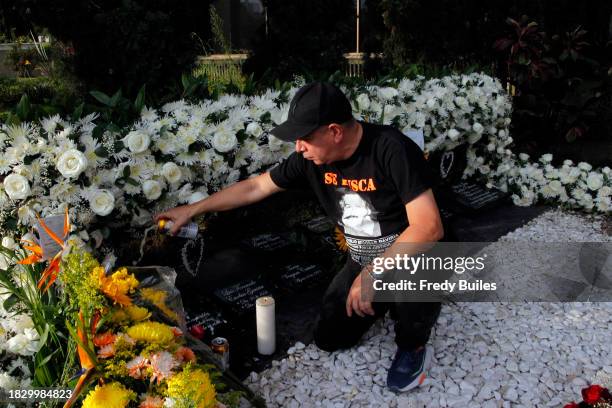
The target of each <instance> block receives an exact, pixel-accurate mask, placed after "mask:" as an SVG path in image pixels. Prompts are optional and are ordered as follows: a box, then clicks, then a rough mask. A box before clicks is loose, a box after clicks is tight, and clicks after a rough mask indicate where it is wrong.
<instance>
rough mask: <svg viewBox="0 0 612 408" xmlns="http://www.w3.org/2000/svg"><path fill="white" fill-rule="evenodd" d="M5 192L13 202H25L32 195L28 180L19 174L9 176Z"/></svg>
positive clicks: (6, 180) (5, 180)
mask: <svg viewBox="0 0 612 408" xmlns="http://www.w3.org/2000/svg"><path fill="white" fill-rule="evenodd" d="M3 184H4V191H6V194H7V195H8V196H9V198H11V199H12V200H23V199H24V198H26V197H28V196H29V195H30V183H28V179H26V178H25V177H23V176H22V175H19V174H15V173H12V174H9V175H8V176H6V177H5V179H4V183H3Z"/></svg>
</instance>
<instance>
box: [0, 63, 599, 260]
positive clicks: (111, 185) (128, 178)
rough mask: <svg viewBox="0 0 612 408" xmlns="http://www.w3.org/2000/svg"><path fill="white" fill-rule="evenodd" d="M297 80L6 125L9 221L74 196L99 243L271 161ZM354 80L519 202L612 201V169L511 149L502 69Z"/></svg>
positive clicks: (365, 105) (82, 228) (0, 199)
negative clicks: (101, 118) (109, 112)
mask: <svg viewBox="0 0 612 408" xmlns="http://www.w3.org/2000/svg"><path fill="white" fill-rule="evenodd" d="M391 85H392V86H391ZM296 90H297V88H295V87H294V88H290V89H285V90H282V91H280V90H268V91H267V92H265V93H263V94H261V95H257V96H252V97H246V96H244V95H222V96H221V97H219V98H218V100H215V101H212V100H207V101H203V102H201V103H198V104H190V103H187V102H185V101H183V100H180V101H176V102H172V103H168V104H166V105H164V106H163V107H162V108H161V109H160V110H155V109H149V108H144V109H143V110H142V112H141V115H140V118H139V120H138V121H136V122H135V123H134V124H133V125H132V126H130V127H128V128H125V129H120V128H117V127H116V126H115V127H112V126H111V127H109V126H101V125H98V124H97V123H96V122H97V120H98V116H97V115H96V114H90V115H87V116H85V117H82V118H80V119H78V120H72V121H71V120H65V119H63V118H60V117H59V116H57V115H56V116H52V117H48V118H45V119H43V120H41V122H40V123H21V124H16V125H15V124H13V125H7V124H3V125H0V179H1V181H2V182H1V184H0V230H3V232H4V233H9V232H10V233H12V234H14V233H15V232H14V231H15V227H17V226H23V227H28V226H31V225H32V223H33V222H34V221H35V214H37V213H38V214H41V215H42V216H43V217H45V216H47V215H49V214H54V213H59V212H63V211H64V209H65V208H67V207H69V208H70V216H71V219H72V220H74V224H75V228H74V230H73V231H72V232H73V233H74V234H78V235H79V237H80V238H81V239H82V240H84V241H86V242H88V243H89V245H90V247H91V248H97V247H99V246H100V245H101V243H102V241H103V239H104V237H106V236H108V232H109V226H112V228H121V227H125V226H129V225H132V226H144V225H147V224H149V223H150V222H151V214H152V213H154V212H158V211H160V210H162V209H165V208H169V207H173V206H175V205H177V204H181V203H190V202H195V201H198V200H201V199H202V198H205V197H206V196H208V195H209V194H211V193H213V192H214V191H217V190H219V189H220V188H222V187H224V186H227V185H229V184H232V183H234V182H235V181H238V180H241V179H244V178H247V177H250V176H251V175H253V174H256V173H258V172H260V171H263V170H266V169H267V168H269V167H271V166H272V165H274V164H276V163H278V162H279V161H281V160H283V159H284V158H285V157H287V156H288V155H289V154H290V153H291V152H292V151H293V145H292V144H289V143H285V142H282V141H280V140H278V139H276V138H275V137H274V136H272V135H271V134H270V133H269V131H270V130H271V129H272V128H273V127H274V126H275V125H277V124H279V123H281V122H282V121H283V120H284V119H285V118H286V116H287V113H288V108H289V104H288V102H289V100H290V99H291V97H292V96H293V95H294V93H295V92H296ZM345 92H346V93H347V95H348V96H349V98H350V100H351V102H352V105H353V110H354V115H355V117H356V118H358V119H363V120H368V121H371V122H377V123H385V124H393V125H395V126H396V127H398V128H399V129H401V130H402V131H404V132H406V133H407V132H408V131H410V130H412V129H422V130H423V134H424V138H425V149H426V150H427V151H429V152H433V151H436V150H440V149H443V150H447V149H452V148H454V147H456V146H458V145H460V144H464V143H467V144H468V145H469V149H468V159H469V160H468V167H467V169H466V173H465V176H470V175H476V176H480V177H483V178H485V179H486V180H487V181H488V182H489V183H490V185H496V186H498V187H499V188H501V189H502V190H505V191H511V192H513V193H514V194H515V202H516V203H517V204H522V205H528V204H531V203H533V202H535V201H536V200H537V199H545V200H556V202H561V203H562V204H564V205H566V206H568V207H572V208H579V209H584V210H587V211H601V212H606V211H608V209H609V204H610V194H609V188H610V185H611V181H610V176H609V169H607V168H604V169H602V170H601V171H597V170H589V171H587V174H586V176H584V175H583V174H582V173H581V174H580V176H579V177H578V178H576V179H575V180H574V174H575V172H576V170H573V169H572V166H573V165H570V166H569V167H570V168H569V169H565V168H563V167H561V168H554V167H553V166H551V165H550V163H547V164H544V163H542V164H538V163H529V162H528V161H526V160H525V159H524V158H521V157H517V156H516V155H515V154H514V153H512V151H511V150H510V149H509V146H510V145H511V143H512V138H511V137H510V135H509V130H508V126H509V124H510V115H511V111H512V105H511V102H510V99H509V97H508V96H507V94H506V93H505V91H504V89H503V87H502V86H501V84H500V83H499V81H497V80H496V79H494V78H491V77H489V76H487V75H484V74H470V75H452V76H447V77H444V78H439V79H432V80H425V79H424V78H417V79H415V80H408V79H403V80H399V81H396V82H394V83H391V84H390V85H389V86H365V85H364V86H359V87H355V88H351V89H345ZM580 166H582V168H585V167H586V166H588V165H587V164H586V163H585V164H581V165H579V167H580ZM544 171H546V174H544V173H542V176H541V177H540V173H541V172H544ZM581 171H582V170H581ZM565 172H568V177H564V176H562V174H564V173H565ZM555 174H558V180H557V181H559V182H560V183H562V184H564V187H565V188H566V190H567V189H568V188H569V189H571V191H566V192H567V196H568V197H567V200H565V201H563V200H564V197H565V196H564V195H563V194H562V193H561V192H560V188H558V187H559V186H558V184H557V183H556V182H554V183H549V184H552V185H550V186H548V185H547V184H544V183H543V179H544V180H547V176H551V178H549V180H550V181H551V182H552V181H554V177H553V176H554V175H555ZM566 180H573V182H572V183H569V184H567V183H564V181H566ZM589 180H590V181H589ZM600 181H601V183H600ZM585 183H586V184H585ZM598 184H602V186H604V187H606V186H607V187H608V188H604V189H603V192H598V193H597V194H595V192H594V190H592V187H594V186H596V185H598ZM584 185H587V187H588V188H584ZM581 190H582V191H584V193H585V194H581ZM573 193H575V194H573ZM575 196H578V197H575ZM589 197H590V200H589ZM591 204H592V205H591ZM86 231H87V232H86Z"/></svg>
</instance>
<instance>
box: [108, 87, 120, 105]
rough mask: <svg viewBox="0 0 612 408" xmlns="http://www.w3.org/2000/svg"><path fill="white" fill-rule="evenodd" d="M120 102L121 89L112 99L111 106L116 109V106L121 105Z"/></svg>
mask: <svg viewBox="0 0 612 408" xmlns="http://www.w3.org/2000/svg"><path fill="white" fill-rule="evenodd" d="M120 100H121V89H119V90H118V91H117V92H115V94H114V95H113V97H112V98H111V100H110V106H111V107H113V108H114V107H115V106H117V104H118V103H119V101H120Z"/></svg>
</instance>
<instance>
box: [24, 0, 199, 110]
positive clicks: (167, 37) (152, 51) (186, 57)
mask: <svg viewBox="0 0 612 408" xmlns="http://www.w3.org/2000/svg"><path fill="white" fill-rule="evenodd" d="M209 4H210V2H209V1H207V0H205V1H199V0H179V1H175V0H159V1H155V2H150V1H146V0H125V1H106V2H102V3H99V2H74V1H71V0H23V1H20V2H19V3H18V4H17V5H16V6H15V7H17V9H18V10H20V11H21V13H22V15H24V16H25V15H27V16H28V19H29V20H30V21H32V22H33V23H36V24H39V25H41V26H44V27H47V28H48V30H49V32H50V33H51V34H52V35H53V36H54V37H56V38H58V39H60V40H61V41H64V42H66V43H70V44H71V45H72V47H73V48H74V69H75V75H76V76H77V77H78V78H79V80H81V81H82V82H83V83H84V85H85V87H86V88H87V89H99V90H102V91H104V92H106V93H109V92H115V91H116V90H117V89H119V88H122V89H123V90H124V92H126V93H127V94H129V95H132V94H135V93H136V92H137V91H138V89H139V88H140V87H141V86H142V85H143V82H146V85H147V90H148V92H149V94H150V95H151V96H152V97H153V98H154V99H156V100H162V99H164V98H165V97H166V96H167V95H173V96H174V95H176V92H177V90H179V89H180V83H179V82H178V79H179V78H180V74H181V72H183V71H185V70H188V69H189V67H190V66H192V64H193V63H194V61H195V57H196V55H197V53H198V49H197V46H196V43H195V42H194V41H193V39H192V36H191V34H192V33H193V32H195V33H197V34H198V35H201V36H202V37H204V38H207V37H208V34H209V32H208V24H206V18H205V16H206V15H207V14H208V6H209Z"/></svg>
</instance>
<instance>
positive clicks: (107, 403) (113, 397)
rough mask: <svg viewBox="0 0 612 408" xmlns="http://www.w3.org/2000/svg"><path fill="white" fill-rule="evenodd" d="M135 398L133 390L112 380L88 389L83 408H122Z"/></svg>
mask: <svg viewBox="0 0 612 408" xmlns="http://www.w3.org/2000/svg"><path fill="white" fill-rule="evenodd" d="M135 398H136V394H135V393H134V392H133V391H131V390H128V389H126V388H125V387H124V386H123V385H121V384H119V383H117V382H112V383H108V384H105V385H102V386H100V385H97V386H96V388H95V389H94V390H92V391H90V392H89V394H87V397H85V399H84V400H83V408H124V407H126V406H127V405H128V404H129V402H130V400H133V399H135Z"/></svg>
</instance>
